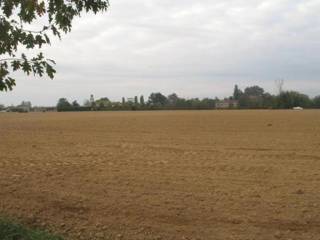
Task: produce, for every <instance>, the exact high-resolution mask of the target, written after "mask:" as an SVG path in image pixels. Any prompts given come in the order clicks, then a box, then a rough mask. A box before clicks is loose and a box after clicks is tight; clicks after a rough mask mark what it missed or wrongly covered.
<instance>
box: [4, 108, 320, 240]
mask: <svg viewBox="0 0 320 240" xmlns="http://www.w3.org/2000/svg"><path fill="white" fill-rule="evenodd" d="M0 215H5V216H9V217H10V218H13V219H17V220H18V221H21V222H23V223H26V224H29V225H32V226H38V227H41V228H45V229H50V230H52V231H55V232H57V233H62V235H64V236H66V238H67V239H128V240H155V239H158V240H160V239H163V240H170V239H172V240H176V239H179V240H180V239H185V240H186V239H190V240H191V239H193V240H196V239H197V240H228V239H235V240H238V239H241V240H262V239H265V240H272V239H286V240H289V239H296V240H303V239H314V240H319V239H320V111H163V112H161V111H160V112H101V113H96V112H92V113H91V112H90V113H29V114H16V113H0Z"/></svg>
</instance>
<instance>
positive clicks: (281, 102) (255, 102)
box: [230, 85, 320, 109]
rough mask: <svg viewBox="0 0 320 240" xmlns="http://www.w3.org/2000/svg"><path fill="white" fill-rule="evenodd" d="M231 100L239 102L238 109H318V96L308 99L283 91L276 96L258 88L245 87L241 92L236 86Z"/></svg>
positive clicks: (319, 101)
mask: <svg viewBox="0 0 320 240" xmlns="http://www.w3.org/2000/svg"><path fill="white" fill-rule="evenodd" d="M230 98H231V99H234V100H237V101H238V102H239V108H273V109H289V108H293V107H298V106H299V107H303V108H320V96H317V97H315V98H310V97H309V96H308V95H306V94H303V93H299V92H297V91H283V90H282V89H280V91H279V94H278V95H272V94H270V93H268V92H265V91H264V89H263V88H261V87H259V86H252V87H247V88H245V89H244V91H242V90H241V89H239V88H238V86H237V85H236V86H235V88H234V92H233V96H232V97H230Z"/></svg>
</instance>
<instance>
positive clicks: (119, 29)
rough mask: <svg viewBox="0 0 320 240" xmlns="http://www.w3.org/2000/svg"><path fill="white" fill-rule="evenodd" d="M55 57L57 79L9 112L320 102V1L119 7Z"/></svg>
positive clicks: (159, 0)
mask: <svg viewBox="0 0 320 240" xmlns="http://www.w3.org/2000/svg"><path fill="white" fill-rule="evenodd" d="M110 4H111V7H110V9H109V11H108V12H107V13H104V14H99V15H97V16H94V15H83V16H82V18H81V19H77V20H76V21H75V22H74V27H73V31H72V32H71V33H69V34H68V35H66V36H64V37H63V39H62V41H59V40H56V41H54V43H53V44H52V46H51V47H50V48H49V49H47V50H46V53H47V56H48V57H50V58H53V59H55V60H56V61H57V70H58V73H57V75H56V78H55V79H54V80H45V79H36V78H34V77H26V76H24V75H18V76H17V77H18V80H17V85H18V86H17V87H16V88H15V89H14V90H13V91H12V92H9V93H0V103H5V104H17V103H19V102H21V101H22V100H30V101H32V103H33V104H34V105H53V104H56V102H57V99H58V98H60V97H67V98H68V99H69V100H70V101H71V100H74V99H77V100H78V101H79V102H80V103H82V102H83V100H84V99H86V98H89V95H90V94H94V96H95V98H99V97H105V96H106V97H109V98H110V99H112V100H120V99H121V97H122V96H127V97H131V96H135V95H141V94H144V95H145V96H147V95H148V94H149V93H150V92H153V91H160V92H162V93H164V94H169V93H172V92H176V93H177V94H178V95H179V96H182V97H200V98H202V97H215V96H218V97H223V96H228V95H231V94H232V90H233V86H234V84H238V85H239V86H240V87H241V88H243V87H245V86H248V85H261V86H262V87H264V88H265V89H266V90H267V91H270V92H272V93H274V92H275V89H276V88H275V80H276V79H280V78H283V79H285V85H284V88H285V89H288V90H289V89H294V90H298V91H301V92H305V93H307V94H310V95H311V96H314V95H317V94H320V17H319V12H320V1H319V0H174V1H173V0H135V1H132V0H111V1H110Z"/></svg>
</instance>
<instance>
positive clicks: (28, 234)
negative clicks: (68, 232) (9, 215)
mask: <svg viewBox="0 0 320 240" xmlns="http://www.w3.org/2000/svg"><path fill="white" fill-rule="evenodd" d="M0 239H1V240H17V239H21V240H22V239H23V240H63V239H62V238H61V237H58V236H53V235H50V234H48V233H46V232H43V231H39V230H31V229H28V228H25V227H23V226H21V225H19V224H15V223H12V222H10V221H8V220H5V219H0Z"/></svg>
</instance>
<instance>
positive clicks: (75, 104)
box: [72, 100, 80, 108]
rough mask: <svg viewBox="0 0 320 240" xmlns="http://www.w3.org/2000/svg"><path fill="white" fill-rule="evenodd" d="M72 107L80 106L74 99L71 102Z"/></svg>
mask: <svg viewBox="0 0 320 240" xmlns="http://www.w3.org/2000/svg"><path fill="white" fill-rule="evenodd" d="M72 107H74V108H79V107H80V104H79V103H78V102H77V101H76V100H74V101H73V102H72Z"/></svg>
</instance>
